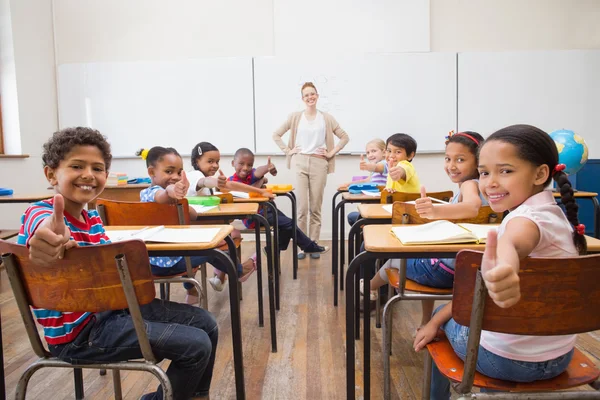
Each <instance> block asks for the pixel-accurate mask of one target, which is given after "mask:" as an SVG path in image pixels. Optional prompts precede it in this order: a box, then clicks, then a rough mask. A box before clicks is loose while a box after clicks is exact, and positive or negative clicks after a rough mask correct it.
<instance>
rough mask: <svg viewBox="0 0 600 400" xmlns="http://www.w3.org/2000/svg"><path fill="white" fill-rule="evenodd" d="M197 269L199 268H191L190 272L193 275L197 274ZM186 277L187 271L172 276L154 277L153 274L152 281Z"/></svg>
mask: <svg viewBox="0 0 600 400" xmlns="http://www.w3.org/2000/svg"><path fill="white" fill-rule="evenodd" d="M198 268H199V267H193V268H192V272H193V273H194V274H195V273H196V272H198ZM186 275H187V271H183V272H180V273H178V274H173V275H154V274H152V278H153V279H170V278H176V277H178V276H186Z"/></svg>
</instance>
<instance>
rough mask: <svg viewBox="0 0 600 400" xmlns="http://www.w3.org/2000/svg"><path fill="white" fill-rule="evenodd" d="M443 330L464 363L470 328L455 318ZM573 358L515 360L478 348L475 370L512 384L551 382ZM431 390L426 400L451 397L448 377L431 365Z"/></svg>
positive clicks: (568, 354) (569, 356) (566, 356)
mask: <svg viewBox="0 0 600 400" xmlns="http://www.w3.org/2000/svg"><path fill="white" fill-rule="evenodd" d="M442 307H443V306H442ZM440 308H441V307H440ZM440 308H438V309H437V310H436V311H435V312H437V311H438V310H439V309H440ZM435 312H434V314H435ZM442 329H443V330H444V332H445V333H446V336H447V337H448V340H449V341H450V344H451V345H452V348H453V349H454V352H455V353H456V355H457V356H458V357H460V359H461V360H463V361H464V360H465V358H466V353H467V340H468V338H469V327H467V326H463V325H459V324H458V323H456V321H454V319H450V320H449V321H448V322H446V323H445V324H444V325H443V326H442ZM425 351H427V350H425ZM572 357H573V350H571V351H570V352H568V353H567V354H564V355H562V356H560V357H558V358H555V359H553V360H549V361H542V362H529V361H518V360H511V359H509V358H504V357H501V356H499V355H496V354H494V353H491V352H490V351H488V350H486V349H484V348H483V347H481V346H479V355H478V357H477V371H479V372H480V373H482V374H484V375H487V376H489V377H491V378H496V379H503V380H507V381H514V382H533V381H539V380H542V379H551V378H554V377H555V376H558V375H560V374H561V373H562V372H563V371H564V370H565V369H566V368H567V366H568V365H569V362H571V358H572ZM430 388H431V394H430V397H429V398H430V399H431V400H442V399H449V398H450V381H449V380H448V378H446V377H445V376H444V375H442V373H441V372H440V370H439V369H438V368H437V366H436V365H435V363H433V365H432V368H431V386H430ZM482 391H483V390H482ZM490 391H491V390H490Z"/></svg>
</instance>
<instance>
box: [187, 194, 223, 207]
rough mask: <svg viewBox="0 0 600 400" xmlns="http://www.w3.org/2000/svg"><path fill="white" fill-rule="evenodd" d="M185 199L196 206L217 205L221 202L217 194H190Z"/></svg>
mask: <svg viewBox="0 0 600 400" xmlns="http://www.w3.org/2000/svg"><path fill="white" fill-rule="evenodd" d="M187 201H188V203H190V204H195V205H197V206H217V205H219V204H221V198H220V197H218V196H192V197H187Z"/></svg>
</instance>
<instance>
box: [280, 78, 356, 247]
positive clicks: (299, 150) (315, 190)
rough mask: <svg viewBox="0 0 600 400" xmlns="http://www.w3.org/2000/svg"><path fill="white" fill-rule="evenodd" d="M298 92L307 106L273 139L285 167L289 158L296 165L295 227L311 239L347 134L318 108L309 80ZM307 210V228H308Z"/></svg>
mask: <svg viewBox="0 0 600 400" xmlns="http://www.w3.org/2000/svg"><path fill="white" fill-rule="evenodd" d="M300 92H301V94H302V101H303V102H304V104H305V105H306V109H305V110H304V111H299V112H294V113H292V114H290V116H289V117H288V119H287V121H285V122H284V123H283V125H281V126H280V127H279V129H277V130H276V131H275V133H273V140H275V143H277V145H278V146H279V148H280V149H281V150H283V152H284V153H285V154H286V156H287V158H286V163H287V167H288V168H290V167H291V164H292V158H293V160H294V164H295V166H296V177H297V179H298V185H297V187H296V192H297V195H298V227H299V228H300V229H301V230H302V231H303V232H309V236H310V238H311V239H312V240H314V241H318V240H319V235H320V233H321V207H322V205H323V192H324V190H325V184H326V183H327V174H330V173H332V172H333V171H334V169H335V155H336V154H337V153H338V152H339V151H340V150H342V149H343V148H344V146H345V145H346V143H348V134H347V133H346V132H345V131H344V130H343V129H342V128H341V127H340V125H339V124H338V123H337V121H336V120H335V118H333V116H331V115H330V114H328V113H326V112H322V111H319V110H317V101H318V100H319V93H318V92H317V88H316V87H315V85H314V84H313V83H312V82H306V83H305V84H304V85H302V89H301V91H300ZM287 131H290V132H291V134H290V137H289V141H288V144H287V146H286V145H285V143H284V142H283V140H282V139H281V137H282V136H283V135H284V134H285V133H286V132H287ZM333 135H335V136H337V137H338V138H339V141H338V143H337V144H334V139H333ZM309 213H310V230H307V227H308V220H307V216H308V214H309ZM310 256H311V258H319V254H318V253H315V254H312V253H311V255H310ZM304 257H306V255H305V254H303V253H301V254H298V258H300V259H302V258H304Z"/></svg>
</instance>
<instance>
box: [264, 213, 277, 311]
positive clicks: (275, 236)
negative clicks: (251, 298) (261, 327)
mask: <svg viewBox="0 0 600 400" xmlns="http://www.w3.org/2000/svg"><path fill="white" fill-rule="evenodd" d="M264 204H265V207H268V208H270V209H271V213H272V215H273V247H271V249H272V252H273V253H272V254H273V259H274V260H275V262H274V266H275V309H276V310H277V311H279V275H281V265H280V257H279V256H280V251H279V217H278V216H277V207H276V206H275V204H273V203H271V202H270V201H269V202H266V203H264ZM265 215H266V214H265Z"/></svg>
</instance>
